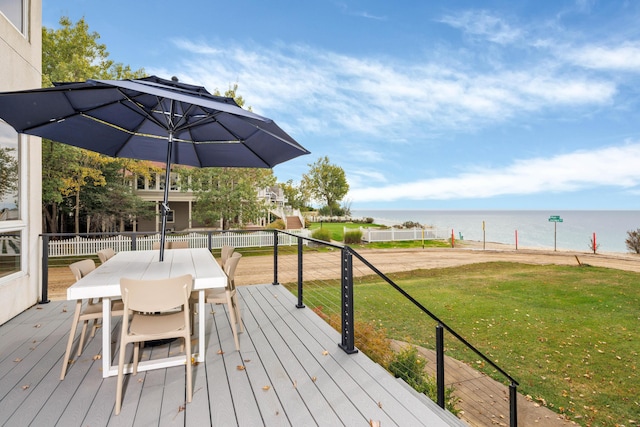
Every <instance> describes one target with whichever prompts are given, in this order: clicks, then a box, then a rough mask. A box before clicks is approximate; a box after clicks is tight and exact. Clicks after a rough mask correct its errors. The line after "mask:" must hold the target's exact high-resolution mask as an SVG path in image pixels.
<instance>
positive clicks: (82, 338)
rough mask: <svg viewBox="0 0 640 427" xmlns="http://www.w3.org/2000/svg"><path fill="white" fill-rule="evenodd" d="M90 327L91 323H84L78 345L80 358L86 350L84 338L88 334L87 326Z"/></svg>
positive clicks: (86, 321)
mask: <svg viewBox="0 0 640 427" xmlns="http://www.w3.org/2000/svg"><path fill="white" fill-rule="evenodd" d="M88 325H89V321H88V320H85V321H84V322H82V332H81V333H80V344H78V357H80V356H81V355H82V350H83V349H84V337H85V335H86V334H87V326H88Z"/></svg>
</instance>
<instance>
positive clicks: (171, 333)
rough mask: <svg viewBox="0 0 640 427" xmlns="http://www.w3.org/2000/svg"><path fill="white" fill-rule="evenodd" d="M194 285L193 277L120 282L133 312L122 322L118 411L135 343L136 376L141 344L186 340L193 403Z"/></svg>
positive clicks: (117, 390) (187, 275) (186, 363)
mask: <svg viewBox="0 0 640 427" xmlns="http://www.w3.org/2000/svg"><path fill="white" fill-rule="evenodd" d="M192 286H193V277H192V276H191V275H190V274H186V275H184V276H179V277H172V278H168V279H159V280H134V279H125V278H122V279H120V290H121V292H122V299H123V301H124V309H125V311H127V312H131V313H132V316H131V321H129V317H128V316H124V317H123V319H122V333H121V334H120V355H119V357H118V384H117V388H116V410H115V413H116V415H118V414H119V413H120V409H121V408H122V386H123V384H122V383H123V380H124V358H125V351H126V346H127V344H128V343H133V344H134V347H133V371H132V372H133V374H134V375H135V374H137V373H138V360H139V357H140V343H141V342H144V341H155V340H162V339H167V338H182V339H183V340H184V350H185V365H186V370H187V381H186V382H187V384H186V387H187V402H191V397H192V394H193V391H192V387H193V386H192V380H191V376H192V375H191V364H192V363H191V328H190V314H189V296H190V295H191V287H192Z"/></svg>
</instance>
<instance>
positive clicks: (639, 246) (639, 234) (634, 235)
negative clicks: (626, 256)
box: [624, 228, 640, 254]
mask: <svg viewBox="0 0 640 427" xmlns="http://www.w3.org/2000/svg"><path fill="white" fill-rule="evenodd" d="M624 242H625V244H626V245H627V248H628V249H629V250H630V251H633V252H635V253H637V254H640V228H638V229H637V230H631V231H627V238H626V240H625V241H624Z"/></svg>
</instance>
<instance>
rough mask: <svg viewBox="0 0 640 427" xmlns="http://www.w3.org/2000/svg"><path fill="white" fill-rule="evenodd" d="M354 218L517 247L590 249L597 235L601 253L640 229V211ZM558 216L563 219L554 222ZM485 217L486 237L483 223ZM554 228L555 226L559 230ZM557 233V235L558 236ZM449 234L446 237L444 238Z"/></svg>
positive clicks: (362, 213)
mask: <svg viewBox="0 0 640 427" xmlns="http://www.w3.org/2000/svg"><path fill="white" fill-rule="evenodd" d="M351 216H352V217H353V218H367V217H370V218H373V219H374V221H375V222H376V223H377V224H384V225H397V224H402V223H404V222H405V221H413V222H418V223H420V224H422V225H424V226H433V227H436V228H437V229H438V230H440V231H441V232H442V233H443V234H444V233H446V236H447V237H450V236H451V231H452V230H453V233H454V236H455V238H456V239H458V238H460V234H462V237H463V238H464V239H465V240H477V241H483V239H484V241H486V242H495V243H506V244H510V245H514V244H515V243H516V231H517V236H518V247H532V248H545V249H553V248H554V245H555V247H556V248H557V249H570V250H577V251H585V252H588V251H590V249H589V245H590V240H591V238H592V236H593V233H596V243H597V244H598V245H599V247H598V251H599V252H623V253H626V252H629V250H628V249H627V247H626V244H625V239H626V238H627V232H628V231H631V230H637V229H638V228H640V211H632V210H622V211H621V210H617V211H607V210H593V211H587V210H560V211H546V210H360V209H353V210H352V212H351ZM552 216H559V217H560V218H561V219H562V222H557V223H554V222H550V221H549V218H550V217H552ZM483 221H484V236H483V229H482V225H483ZM554 226H555V230H554ZM554 235H555V236H554ZM443 237H444V236H443Z"/></svg>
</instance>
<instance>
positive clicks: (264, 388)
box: [262, 385, 271, 391]
mask: <svg viewBox="0 0 640 427" xmlns="http://www.w3.org/2000/svg"><path fill="white" fill-rule="evenodd" d="M270 388H271V386H268V385H266V386H264V387H262V389H263V390H264V391H267V390H269V389H270Z"/></svg>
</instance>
